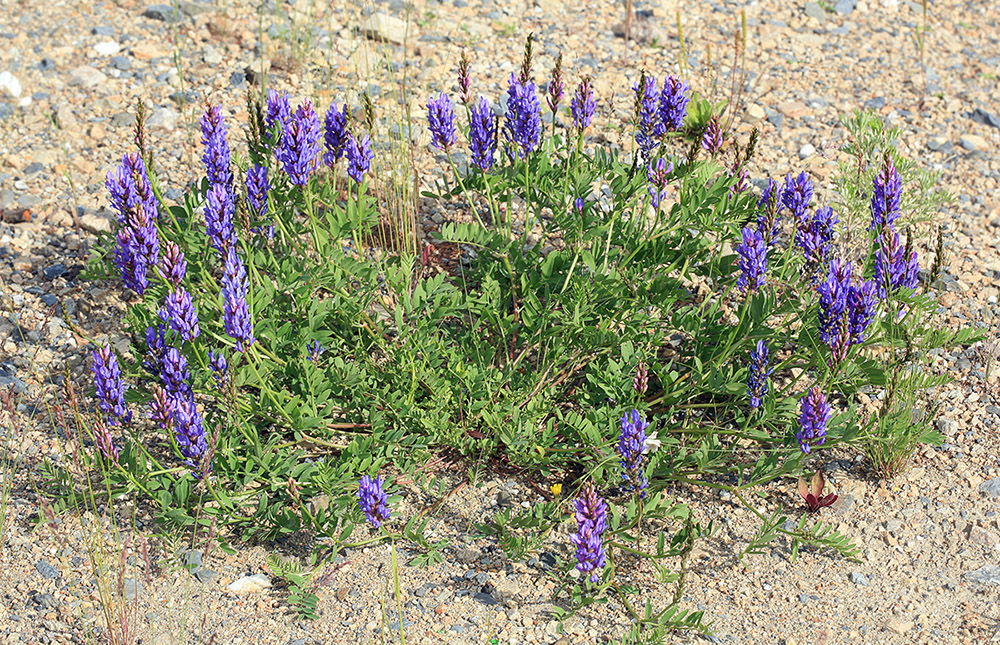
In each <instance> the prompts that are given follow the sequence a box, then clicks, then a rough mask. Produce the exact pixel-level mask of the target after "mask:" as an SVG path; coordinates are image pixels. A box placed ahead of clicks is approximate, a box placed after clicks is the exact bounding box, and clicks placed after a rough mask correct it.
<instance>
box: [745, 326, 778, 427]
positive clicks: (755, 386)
mask: <svg viewBox="0 0 1000 645" xmlns="http://www.w3.org/2000/svg"><path fill="white" fill-rule="evenodd" d="M773 372H774V368H773V367H768V351H767V345H765V344H764V341H762V340H758V341H757V347H756V348H755V349H754V350H752V351H751V352H750V371H749V373H748V374H747V396H748V397H750V407H751V408H754V409H755V410H756V409H757V408H759V407H760V406H761V404H762V403H763V399H764V396H766V395H767V392H768V386H767V379H768V378H769V377H770V376H771V374H772V373H773Z"/></svg>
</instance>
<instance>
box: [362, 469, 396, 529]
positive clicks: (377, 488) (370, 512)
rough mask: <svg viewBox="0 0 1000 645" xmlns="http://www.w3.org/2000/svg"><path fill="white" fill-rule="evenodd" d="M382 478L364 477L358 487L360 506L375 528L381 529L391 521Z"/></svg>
mask: <svg viewBox="0 0 1000 645" xmlns="http://www.w3.org/2000/svg"><path fill="white" fill-rule="evenodd" d="M382 484H383V482H382V477H381V476H379V477H376V478H375V479H372V478H371V477H369V476H368V475H362V477H361V481H360V482H359V485H358V505H359V506H360V507H361V512H362V513H364V514H365V517H366V518H367V519H368V522H369V523H370V524H371V525H372V527H373V528H376V529H377V528H380V527H381V526H382V522H385V521H386V520H388V519H389V498H388V497H387V496H386V494H385V490H384V489H383V488H382Z"/></svg>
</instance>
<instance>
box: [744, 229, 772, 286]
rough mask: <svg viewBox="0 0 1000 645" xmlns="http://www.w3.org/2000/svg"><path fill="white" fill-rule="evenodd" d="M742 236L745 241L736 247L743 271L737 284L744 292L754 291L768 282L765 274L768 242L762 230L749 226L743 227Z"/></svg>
mask: <svg viewBox="0 0 1000 645" xmlns="http://www.w3.org/2000/svg"><path fill="white" fill-rule="evenodd" d="M742 236H743V243H742V244H740V245H739V246H737V247H736V253H737V254H739V256H740V259H739V267H740V271H742V273H741V274H740V277H739V278H737V279H736V286H737V287H739V288H740V290H741V291H743V293H754V292H755V291H757V289H759V288H760V287H763V286H764V284H765V283H766V281H765V279H764V274H765V273H766V272H767V244H766V243H765V242H764V237H763V236H762V235H761V234H760V231H755V230H754V229H752V228H750V227H749V226H745V227H743V231H742Z"/></svg>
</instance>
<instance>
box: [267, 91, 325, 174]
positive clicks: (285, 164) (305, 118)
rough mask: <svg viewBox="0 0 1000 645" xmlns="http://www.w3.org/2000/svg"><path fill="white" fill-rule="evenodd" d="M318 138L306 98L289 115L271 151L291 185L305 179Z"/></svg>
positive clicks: (310, 168)
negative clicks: (274, 148) (275, 148)
mask: <svg viewBox="0 0 1000 645" xmlns="http://www.w3.org/2000/svg"><path fill="white" fill-rule="evenodd" d="M319 139H320V125H319V117H317V116H316V112H315V110H313V106H312V103H311V102H309V101H306V102H305V103H303V104H301V105H299V106H298V107H297V108H296V109H295V112H294V113H293V114H292V115H291V116H290V117H289V119H288V121H287V123H286V124H285V128H284V130H283V131H282V133H281V145H280V147H279V148H278V152H277V154H276V155H275V157H276V158H277V159H278V161H280V162H281V166H282V168H283V169H284V170H285V173H286V174H287V175H288V177H289V179H290V180H291V182H292V184H293V185H295V186H305V185H306V184H307V183H309V173H311V172H312V170H313V167H314V166H315V162H316V156H317V155H318V154H319Z"/></svg>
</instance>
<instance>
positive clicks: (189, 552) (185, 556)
mask: <svg viewBox="0 0 1000 645" xmlns="http://www.w3.org/2000/svg"><path fill="white" fill-rule="evenodd" d="M180 557H181V566H182V567H184V568H185V569H192V570H194V569H195V568H197V567H200V566H201V551H196V550H194V549H184V550H183V551H181V552H180Z"/></svg>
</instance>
